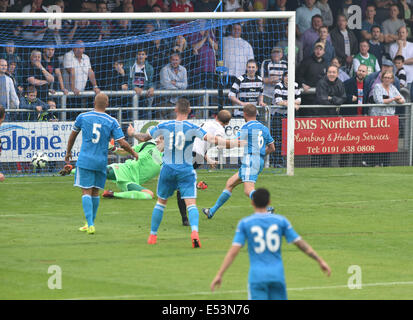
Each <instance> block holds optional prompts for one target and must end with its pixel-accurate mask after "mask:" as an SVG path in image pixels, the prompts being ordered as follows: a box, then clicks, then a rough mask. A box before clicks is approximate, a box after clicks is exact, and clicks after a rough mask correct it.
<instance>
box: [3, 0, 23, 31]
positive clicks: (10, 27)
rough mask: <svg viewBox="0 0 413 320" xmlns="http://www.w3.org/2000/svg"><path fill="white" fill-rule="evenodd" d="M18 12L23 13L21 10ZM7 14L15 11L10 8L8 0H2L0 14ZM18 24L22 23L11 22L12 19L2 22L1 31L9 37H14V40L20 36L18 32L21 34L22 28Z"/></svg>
mask: <svg viewBox="0 0 413 320" xmlns="http://www.w3.org/2000/svg"><path fill="white" fill-rule="evenodd" d="M17 11H21V9H20V10H17ZM17 11H16V12H17ZM5 12H13V11H12V8H11V7H9V1H8V0H1V1H0V14H2V13H5ZM18 23H20V22H19V21H17V20H10V19H4V20H0V30H2V33H3V34H7V35H9V37H13V39H14V38H16V36H17V35H18V32H20V31H19V30H20V26H18Z"/></svg>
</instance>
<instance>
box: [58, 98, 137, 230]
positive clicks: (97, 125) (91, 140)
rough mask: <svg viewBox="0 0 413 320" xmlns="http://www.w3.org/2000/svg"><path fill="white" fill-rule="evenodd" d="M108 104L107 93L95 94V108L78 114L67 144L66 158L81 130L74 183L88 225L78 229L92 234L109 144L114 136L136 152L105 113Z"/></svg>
mask: <svg viewBox="0 0 413 320" xmlns="http://www.w3.org/2000/svg"><path fill="white" fill-rule="evenodd" d="M108 105H109V98H108V96H107V95H106V94H103V93H99V94H97V95H96V97H95V103H94V110H93V111H90V112H84V113H82V114H80V115H79V116H77V118H76V121H75V124H74V126H73V131H72V133H71V134H70V137H69V141H68V143H67V150H66V157H65V161H66V162H67V163H68V162H69V161H70V160H71V158H72V154H71V153H72V148H73V145H74V143H75V141H76V138H77V136H78V134H79V133H80V131H82V147H81V149H80V153H79V158H78V160H77V163H76V167H77V170H76V174H75V184H74V185H75V186H77V187H80V188H82V206H83V211H84V213H85V217H86V220H87V227H86V226H85V227H83V228H81V229H82V231H87V233H88V234H94V233H95V226H94V221H95V218H96V213H97V210H98V207H99V189H104V187H105V182H106V166H107V163H108V144H109V141H110V139H111V138H112V137H113V138H114V139H115V141H118V143H119V145H120V146H121V147H122V148H123V149H125V150H126V151H127V152H129V153H130V154H131V155H133V156H134V157H135V158H136V159H138V158H139V155H138V154H137V153H136V152H135V151H134V150H133V149H132V148H131V146H130V145H129V144H128V143H127V142H126V141H125V139H124V135H123V132H122V129H121V128H120V125H119V123H118V122H117V120H116V119H114V118H112V117H111V116H109V115H108V114H106V113H105V110H106V107H107V106H108Z"/></svg>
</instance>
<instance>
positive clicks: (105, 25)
mask: <svg viewBox="0 0 413 320" xmlns="http://www.w3.org/2000/svg"><path fill="white" fill-rule="evenodd" d="M96 7H97V12H99V13H106V12H109V11H108V7H107V4H106V2H98V3H97V5H96ZM91 24H92V25H96V27H97V28H98V29H99V31H100V32H99V38H98V40H99V41H100V40H106V39H109V38H110V37H111V32H112V31H113V30H114V26H113V25H112V20H95V21H93V22H92V23H91Z"/></svg>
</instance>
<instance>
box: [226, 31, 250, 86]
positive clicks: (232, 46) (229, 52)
mask: <svg viewBox="0 0 413 320" xmlns="http://www.w3.org/2000/svg"><path fill="white" fill-rule="evenodd" d="M241 34H242V27H241V25H240V24H234V25H232V26H231V35H230V36H228V37H224V40H223V56H224V65H225V66H226V67H227V68H228V75H229V78H230V79H229V83H230V84H231V83H233V82H234V81H235V78H237V77H239V76H241V75H243V74H244V72H245V66H246V65H247V62H248V60H251V59H254V50H253V49H252V47H251V45H250V44H249V43H248V42H247V41H245V40H244V39H242V38H241Z"/></svg>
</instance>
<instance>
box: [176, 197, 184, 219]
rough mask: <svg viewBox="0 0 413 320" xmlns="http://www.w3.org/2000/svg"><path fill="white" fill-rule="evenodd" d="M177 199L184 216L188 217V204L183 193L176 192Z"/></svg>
mask: <svg viewBox="0 0 413 320" xmlns="http://www.w3.org/2000/svg"><path fill="white" fill-rule="evenodd" d="M176 199H177V200H178V208H179V212H180V213H181V217H182V218H186V204H185V200H184V199H182V198H181V193H180V192H179V191H177V192H176Z"/></svg>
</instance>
